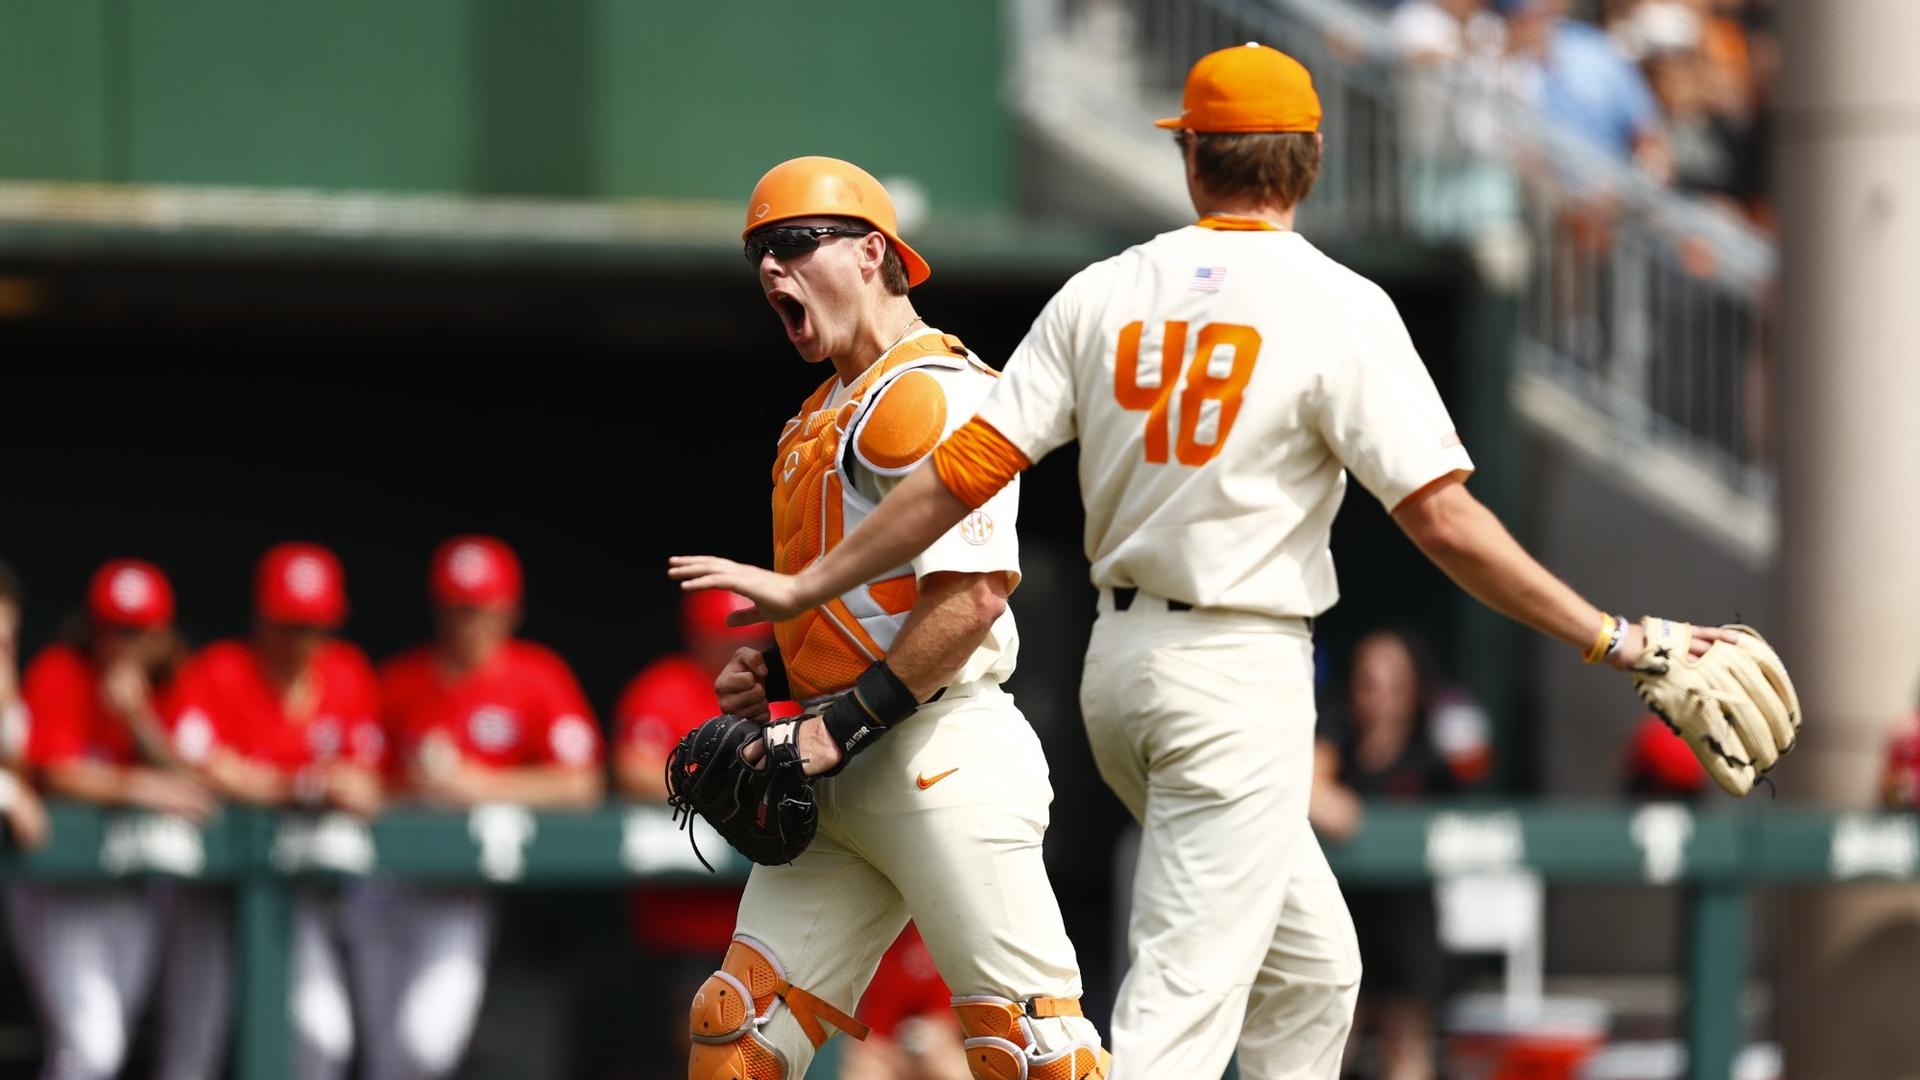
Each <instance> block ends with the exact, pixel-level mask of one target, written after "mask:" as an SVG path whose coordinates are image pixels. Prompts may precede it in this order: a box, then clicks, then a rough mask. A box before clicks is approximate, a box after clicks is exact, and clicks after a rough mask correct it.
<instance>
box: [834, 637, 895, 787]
mask: <svg viewBox="0 0 1920 1080" xmlns="http://www.w3.org/2000/svg"><path fill="white" fill-rule="evenodd" d="M918 708H920V702H919V699H917V698H915V697H914V696H913V691H911V690H909V689H907V684H906V683H903V682H901V681H900V676H898V675H895V674H894V673H893V669H892V668H890V667H888V666H887V662H886V661H885V660H876V661H874V663H873V666H872V667H869V668H868V669H867V670H865V671H863V672H861V673H860V678H858V679H857V680H855V681H854V684H853V689H851V690H849V691H847V692H846V693H844V694H841V695H840V696H839V697H837V698H834V699H833V700H832V701H829V702H827V706H826V708H824V709H821V710H820V722H821V723H822V724H824V725H826V728H827V737H828V738H830V739H832V740H833V741H834V744H835V745H837V746H838V747H840V755H841V756H840V764H839V765H838V766H836V767H834V768H833V769H832V770H831V771H829V772H827V773H824V774H823V775H826V776H832V775H833V774H834V773H837V772H839V771H840V770H841V769H844V768H846V767H847V762H849V761H852V760H853V756H854V755H855V754H857V753H859V752H860V751H862V750H865V749H866V748H867V747H868V746H870V745H872V743H873V741H874V739H876V738H878V737H879V736H881V735H884V734H886V732H887V729H888V728H890V727H892V726H893V725H895V724H897V723H899V722H900V721H902V720H905V719H906V718H907V717H909V716H912V715H913V714H914V711H915V710H916V709H918Z"/></svg>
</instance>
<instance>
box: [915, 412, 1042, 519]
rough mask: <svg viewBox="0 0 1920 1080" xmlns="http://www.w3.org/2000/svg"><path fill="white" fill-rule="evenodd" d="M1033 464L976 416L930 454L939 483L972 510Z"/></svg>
mask: <svg viewBox="0 0 1920 1080" xmlns="http://www.w3.org/2000/svg"><path fill="white" fill-rule="evenodd" d="M1032 464H1033V462H1031V461H1029V460H1027V455H1025V454H1023V453H1021V452H1020V448H1019V447H1017V446H1015V445H1013V444H1012V443H1011V442H1008V441H1007V437H1006V436H1005V435H1002V434H1000V433H999V432H998V431H995V430H994V427H993V425H992V424H989V423H987V422H986V421H985V420H982V419H980V418H979V417H977V416H976V417H974V418H973V419H971V420H969V421H967V422H966V423H965V424H964V425H962V426H961V427H960V429H959V430H958V431H955V432H954V433H953V434H952V435H950V436H948V437H947V440H946V441H945V442H943V443H941V444H940V445H939V446H937V447H935V448H934V451H933V471H934V472H935V473H936V474H937V475H938V476H939V477H940V482H941V483H942V484H945V485H946V486H947V490H948V491H951V492H953V494H954V496H955V497H956V498H958V499H959V500H960V501H961V502H963V503H966V504H967V505H968V506H969V507H972V508H973V509H975V510H978V509H980V507H981V506H982V505H984V504H985V503H986V501H987V500H988V499H991V498H993V496H994V494H995V493H996V492H998V491H999V490H1000V489H1001V488H1003V487H1006V486H1007V485H1008V484H1009V483H1012V482H1013V478H1014V477H1016V476H1018V475H1020V473H1021V472H1022V471H1023V470H1025V469H1026V468H1027V467H1028V466H1030V465H1032Z"/></svg>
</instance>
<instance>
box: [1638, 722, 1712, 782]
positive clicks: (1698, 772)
mask: <svg viewBox="0 0 1920 1080" xmlns="http://www.w3.org/2000/svg"><path fill="white" fill-rule="evenodd" d="M1626 789H1627V794H1628V795H1631V796H1633V797H1635V798H1641V799H1691V798H1693V797H1694V796H1696V795H1698V794H1700V793H1701V792H1702V791H1705V790H1706V789H1707V770H1706V769H1705V768H1704V767H1702V766H1701V764H1700V759H1699V758H1696V757H1694V756H1693V751H1692V750H1691V749H1689V748H1688V747H1687V744H1686V742H1685V740H1683V739H1681V738H1680V736H1678V735H1675V734H1674V733H1673V731H1672V729H1671V728H1669V727H1667V722H1666V721H1664V720H1662V719H1660V718H1659V717H1657V716H1655V715H1653V714H1652V713H1648V714H1646V715H1645V716H1642V717H1641V718H1640V723H1639V725H1638V726H1637V727H1635V728H1634V729H1633V740H1632V742H1630V743H1629V744H1628V747H1627V763H1626Z"/></svg>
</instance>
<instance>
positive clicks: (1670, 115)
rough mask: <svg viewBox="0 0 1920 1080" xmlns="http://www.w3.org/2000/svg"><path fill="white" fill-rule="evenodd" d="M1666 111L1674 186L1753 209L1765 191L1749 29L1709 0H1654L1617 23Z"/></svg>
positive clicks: (1742, 210)
mask: <svg viewBox="0 0 1920 1080" xmlns="http://www.w3.org/2000/svg"><path fill="white" fill-rule="evenodd" d="M1616 36H1617V37H1619V38H1621V39H1622V43H1623V45H1624V46H1625V48H1626V50H1627V52H1628V54H1629V55H1631V56H1635V57H1637V58H1638V59H1639V60H1640V63H1641V66H1642V68H1643V70H1644V71H1645V73H1646V76H1647V80H1648V83H1649V84H1650V85H1651V87H1652V88H1653V92H1654V96H1655V97H1656V98H1657V99H1658V100H1659V102H1660V106H1661V108H1662V110H1663V111H1664V112H1665V114H1666V125H1667V132H1668V144H1669V148H1670V153H1671V157H1672V165H1673V182H1674V186H1675V187H1676V188H1678V189H1680V190H1681V191H1685V192H1688V193H1691V194H1696V195H1701V196H1705V197H1709V198H1712V199H1714V200H1716V201H1718V202H1720V203H1721V204H1722V205H1724V206H1725V207H1726V208H1727V209H1728V210H1729V212H1731V213H1734V214H1737V215H1740V216H1751V215H1753V214H1754V212H1755V209H1756V207H1757V205H1758V203H1759V200H1760V199H1761V197H1762V194H1763V192H1762V190H1761V188H1762V186H1763V177H1762V176H1761V172H1762V167H1761V150H1760V148H1759V146H1758V145H1757V144H1756V136H1757V130H1756V125H1755V116H1754V102H1753V95H1752V85H1751V76H1750V74H1749V64H1748V61H1747V51H1746V42H1745V37H1744V35H1743V33H1742V31H1741V29H1740V27H1739V26H1738V24H1736V23H1733V22H1732V21H1731V20H1728V19H1725V18H1722V17H1719V16H1716V15H1714V14H1713V13H1712V12H1711V10H1710V9H1709V7H1708V5H1707V3H1706V2H1705V0H1691V2H1682V0H1648V2H1646V3H1643V4H1641V5H1639V6H1638V7H1636V8H1634V9H1633V10H1632V12H1631V14H1630V15H1629V16H1628V17H1627V18H1625V19H1623V20H1622V21H1621V23H1620V24H1619V25H1618V27H1617V28H1616Z"/></svg>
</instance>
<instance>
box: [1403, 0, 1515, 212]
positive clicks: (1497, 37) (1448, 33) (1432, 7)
mask: <svg viewBox="0 0 1920 1080" xmlns="http://www.w3.org/2000/svg"><path fill="white" fill-rule="evenodd" d="M1391 26H1392V30H1393V38H1394V47H1395V49H1396V51H1397V52H1398V53H1399V55H1400V57H1401V59H1402V60H1403V61H1404V62H1405V65H1406V67H1405V85H1404V87H1403V93H1402V115H1401V122H1402V138H1403V139H1404V140H1405V142H1406V144H1407V147H1408V149H1409V150H1410V151H1411V153H1409V154H1408V168H1409V170H1410V172H1409V175H1408V182H1409V185H1410V191H1409V196H1410V202H1409V209H1410V210H1411V212H1412V215H1413V219H1414V224H1415V226H1416V227H1417V228H1419V229H1420V231H1421V232H1423V233H1425V234H1426V235H1428V236H1431V237H1467V238H1471V239H1473V240H1475V241H1476V243H1478V244H1488V243H1500V242H1506V243H1512V242H1514V240H1513V239H1512V238H1511V237H1510V236H1509V234H1513V235H1516V236H1517V233H1518V228H1519V224H1518V223H1519V219H1520V193H1519V185H1518V182H1517V180H1516V178H1515V176H1514V173H1513V170H1512V168H1511V167H1510V163H1509V161H1508V155H1507V151H1506V146H1507V139H1508V137H1509V136H1508V132H1507V117H1506V115H1505V114H1506V111H1507V109H1508V107H1509V106H1508V102H1509V100H1510V98H1511V94H1510V93H1509V89H1508V85H1507V84H1508V82H1509V81H1510V69H1511V65H1509V64H1508V63H1507V61H1506V58H1505V55H1504V54H1505V50H1506V26H1505V24H1504V23H1502V22H1501V20H1500V19H1499V18H1498V17H1497V16H1495V15H1494V14H1493V13H1492V12H1491V11H1490V10H1488V7H1487V3H1486V0H1409V2H1408V3H1406V4H1403V5H1401V7H1400V8H1399V9H1397V10H1396V11H1395V12H1394V13H1393V19H1392V23H1391Z"/></svg>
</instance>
